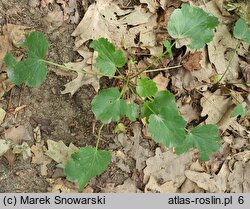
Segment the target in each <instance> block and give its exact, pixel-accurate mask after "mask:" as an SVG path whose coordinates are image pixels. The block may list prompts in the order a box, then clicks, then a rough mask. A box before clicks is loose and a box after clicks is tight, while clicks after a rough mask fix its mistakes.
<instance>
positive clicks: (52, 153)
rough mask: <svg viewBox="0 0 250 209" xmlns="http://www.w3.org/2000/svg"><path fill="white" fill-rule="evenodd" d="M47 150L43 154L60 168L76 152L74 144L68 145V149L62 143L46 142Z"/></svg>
mask: <svg viewBox="0 0 250 209" xmlns="http://www.w3.org/2000/svg"><path fill="white" fill-rule="evenodd" d="M47 145H48V150H47V151H46V152H45V154H46V155H47V156H49V157H50V158H52V159H53V160H54V161H56V162H57V163H58V164H59V165H58V166H60V167H64V166H65V165H66V163H67V162H68V161H69V159H70V157H71V155H72V154H73V153H74V152H76V151H77V150H78V148H77V147H76V146H75V145H74V144H72V143H71V144H70V145H69V146H68V147H67V146H66V145H65V144H64V143H63V141H59V142H56V141H53V140H47Z"/></svg>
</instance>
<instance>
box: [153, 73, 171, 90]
mask: <svg viewBox="0 0 250 209" xmlns="http://www.w3.org/2000/svg"><path fill="white" fill-rule="evenodd" d="M153 81H154V82H155V83H156V86H157V88H158V91H162V90H166V88H167V85H168V82H169V78H167V77H165V76H163V74H162V73H159V74H158V75H157V76H155V77H154V78H153Z"/></svg>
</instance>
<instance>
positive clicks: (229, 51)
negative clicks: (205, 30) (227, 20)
mask: <svg viewBox="0 0 250 209" xmlns="http://www.w3.org/2000/svg"><path fill="white" fill-rule="evenodd" d="M236 45H237V41H236V39H234V38H232V35H231V33H230V32H229V31H228V29H227V26H226V25H222V24H221V25H219V26H218V27H217V28H216V32H215V36H214V38H213V40H212V41H211V42H209V43H208V55H209V60H210V62H211V63H212V64H213V65H214V66H215V69H216V71H217V73H218V74H219V75H222V74H223V73H224V72H225V70H226V69H227V67H228V66H229V70H228V72H227V73H226V75H225V77H224V78H223V80H225V79H227V80H233V79H237V78H238V71H239V58H238V56H237V55H235V53H234V50H233V49H234V48H235V47H236ZM232 57H233V58H232ZM231 59H232V61H231V63H229V62H230V60H231ZM229 64H230V65H229Z"/></svg>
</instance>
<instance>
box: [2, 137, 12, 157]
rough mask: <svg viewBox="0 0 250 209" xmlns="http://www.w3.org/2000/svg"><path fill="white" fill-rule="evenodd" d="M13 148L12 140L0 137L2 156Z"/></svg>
mask: <svg viewBox="0 0 250 209" xmlns="http://www.w3.org/2000/svg"><path fill="white" fill-rule="evenodd" d="M10 148H11V142H10V141H6V140H3V139H0V157H1V156H2V155H4V154H5V153H6V152H7V151H8V150H9V149H10Z"/></svg>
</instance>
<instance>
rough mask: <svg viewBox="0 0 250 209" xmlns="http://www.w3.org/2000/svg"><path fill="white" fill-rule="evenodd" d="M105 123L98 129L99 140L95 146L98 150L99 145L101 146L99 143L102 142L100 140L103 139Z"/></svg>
mask: <svg viewBox="0 0 250 209" xmlns="http://www.w3.org/2000/svg"><path fill="white" fill-rule="evenodd" d="M104 125H105V124H104V123H103V124H102V125H101V127H100V128H99V130H98V135H97V142H96V146H95V149H96V151H97V150H98V146H99V143H100V140H101V132H102V128H103V127H104Z"/></svg>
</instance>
